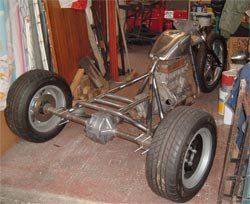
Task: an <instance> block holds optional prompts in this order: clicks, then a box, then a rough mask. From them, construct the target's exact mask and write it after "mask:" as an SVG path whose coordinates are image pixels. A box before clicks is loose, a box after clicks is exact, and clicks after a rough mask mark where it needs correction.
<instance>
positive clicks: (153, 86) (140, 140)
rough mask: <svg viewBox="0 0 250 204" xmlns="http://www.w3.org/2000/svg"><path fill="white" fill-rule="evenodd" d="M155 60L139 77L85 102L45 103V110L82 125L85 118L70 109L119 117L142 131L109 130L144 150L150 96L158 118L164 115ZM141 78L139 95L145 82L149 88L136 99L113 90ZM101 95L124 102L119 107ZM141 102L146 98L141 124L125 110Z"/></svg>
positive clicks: (150, 131) (148, 140)
mask: <svg viewBox="0 0 250 204" xmlns="http://www.w3.org/2000/svg"><path fill="white" fill-rule="evenodd" d="M158 61H159V59H157V58H156V59H153V61H152V66H151V69H150V71H149V72H148V73H146V74H144V75H142V76H139V77H137V78H135V79H132V80H130V81H128V82H126V83H124V84H122V85H120V86H117V87H115V88H113V89H110V90H109V91H108V92H106V93H103V94H100V95H98V96H97V97H95V98H93V99H90V100H89V101H83V100H79V101H77V103H76V104H75V105H74V107H73V108H71V109H55V108H54V107H52V106H49V105H48V106H46V107H44V108H45V111H47V112H50V113H52V114H54V115H56V116H59V117H61V118H62V119H63V120H64V122H63V123H66V122H68V121H73V122H76V123H79V124H81V125H85V126H86V125H87V123H88V119H85V118H82V117H78V116H76V115H75V114H73V113H72V112H73V111H75V110H77V109H80V108H88V109H92V110H95V111H100V112H104V113H108V114H110V115H112V116H114V117H118V118H119V119H122V121H124V122H126V123H128V124H131V125H133V126H135V127H136V128H138V129H139V130H141V131H142V132H143V133H142V134H140V135H139V136H136V135H132V134H129V133H126V132H122V131H120V130H114V131H113V133H115V135H116V136H117V137H120V138H122V139H126V140H129V141H131V142H134V143H137V144H139V146H140V147H139V148H138V150H139V149H144V150H145V151H144V152H146V151H148V147H149V145H150V143H151V138H152V134H153V129H154V127H153V123H152V114H153V97H154V96H155V98H156V103H157V106H158V114H159V117H160V119H161V120H162V119H163V118H164V114H163V110H162V104H161V100H160V95H159V91H158V86H157V82H156V78H155V70H156V67H157V63H158ZM142 80H143V82H142V84H141V86H140V87H139V89H138V91H137V94H141V93H142V92H143V91H144V89H145V87H146V86H147V84H148V85H149V88H148V94H147V95H146V96H143V97H141V98H139V99H137V100H131V99H129V98H126V97H123V96H119V95H117V94H115V93H116V92H118V91H120V90H122V89H124V88H126V87H128V86H131V85H133V84H135V83H137V82H139V81H142ZM105 98H108V99H112V100H113V101H118V102H122V103H124V104H126V105H124V106H122V105H121V104H118V103H115V102H111V101H108V100H105ZM145 101H147V104H148V106H147V116H146V124H143V123H141V122H139V121H137V120H135V119H133V118H132V117H130V116H128V114H127V112H128V111H129V110H130V109H132V108H134V107H136V106H137V105H138V104H140V103H143V102H145ZM97 104H98V105H97ZM102 105H105V106H109V107H113V108H115V109H117V110H114V109H111V108H108V107H104V106H102Z"/></svg>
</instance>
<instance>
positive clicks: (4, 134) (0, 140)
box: [0, 111, 19, 155]
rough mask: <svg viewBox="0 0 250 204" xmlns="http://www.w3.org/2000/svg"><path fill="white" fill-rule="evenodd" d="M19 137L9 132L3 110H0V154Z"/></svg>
mask: <svg viewBox="0 0 250 204" xmlns="http://www.w3.org/2000/svg"><path fill="white" fill-rule="evenodd" d="M18 140H19V138H18V137H17V136H16V135H15V134H14V133H12V132H11V130H10V129H9V127H8V125H7V124H6V121H5V117H4V112H3V111H0V155H3V154H4V153H5V152H6V151H7V150H8V149H10V148H11V147H12V146H14V145H15V144H16V143H17V142H18Z"/></svg>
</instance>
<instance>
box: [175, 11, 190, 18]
mask: <svg viewBox="0 0 250 204" xmlns="http://www.w3.org/2000/svg"><path fill="white" fill-rule="evenodd" d="M174 18H179V19H188V11H187V10H174Z"/></svg>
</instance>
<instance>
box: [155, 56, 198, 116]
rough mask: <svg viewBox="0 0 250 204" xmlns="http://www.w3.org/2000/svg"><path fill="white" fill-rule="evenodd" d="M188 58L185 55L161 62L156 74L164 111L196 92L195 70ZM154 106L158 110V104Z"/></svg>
mask: <svg viewBox="0 0 250 204" xmlns="http://www.w3.org/2000/svg"><path fill="white" fill-rule="evenodd" d="M188 60H189V58H188V57H183V58H180V59H178V60H171V61H172V62H171V61H168V62H167V63H166V62H164V61H162V63H160V64H159V67H158V71H157V72H156V73H155V76H156V81H157V85H158V90H159V94H160V98H161V104H162V108H163V111H164V112H166V111H168V110H170V109H171V108H173V107H174V106H176V105H177V104H179V103H181V102H183V101H184V100H185V99H186V98H187V97H189V96H191V95H193V94H194V93H195V83H194V80H193V78H194V77H193V70H192V68H191V67H189V65H190V63H188ZM164 63H165V64H164ZM154 107H155V108H154V110H155V111H157V109H158V107H157V105H154Z"/></svg>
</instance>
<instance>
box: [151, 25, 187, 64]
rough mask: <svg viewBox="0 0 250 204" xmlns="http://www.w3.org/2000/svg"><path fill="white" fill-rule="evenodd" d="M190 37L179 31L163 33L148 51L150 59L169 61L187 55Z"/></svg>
mask: <svg viewBox="0 0 250 204" xmlns="http://www.w3.org/2000/svg"><path fill="white" fill-rule="evenodd" d="M190 43H191V36H190V35H189V34H187V33H185V32H183V31H180V30H169V31H164V32H163V33H162V34H161V35H160V36H159V38H158V39H157V40H156V42H155V44H154V45H153V48H152V49H151V51H150V54H149V56H150V57H152V58H153V57H158V58H159V59H160V60H171V59H174V58H178V57H181V56H184V55H186V54H188V53H189V46H190Z"/></svg>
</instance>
